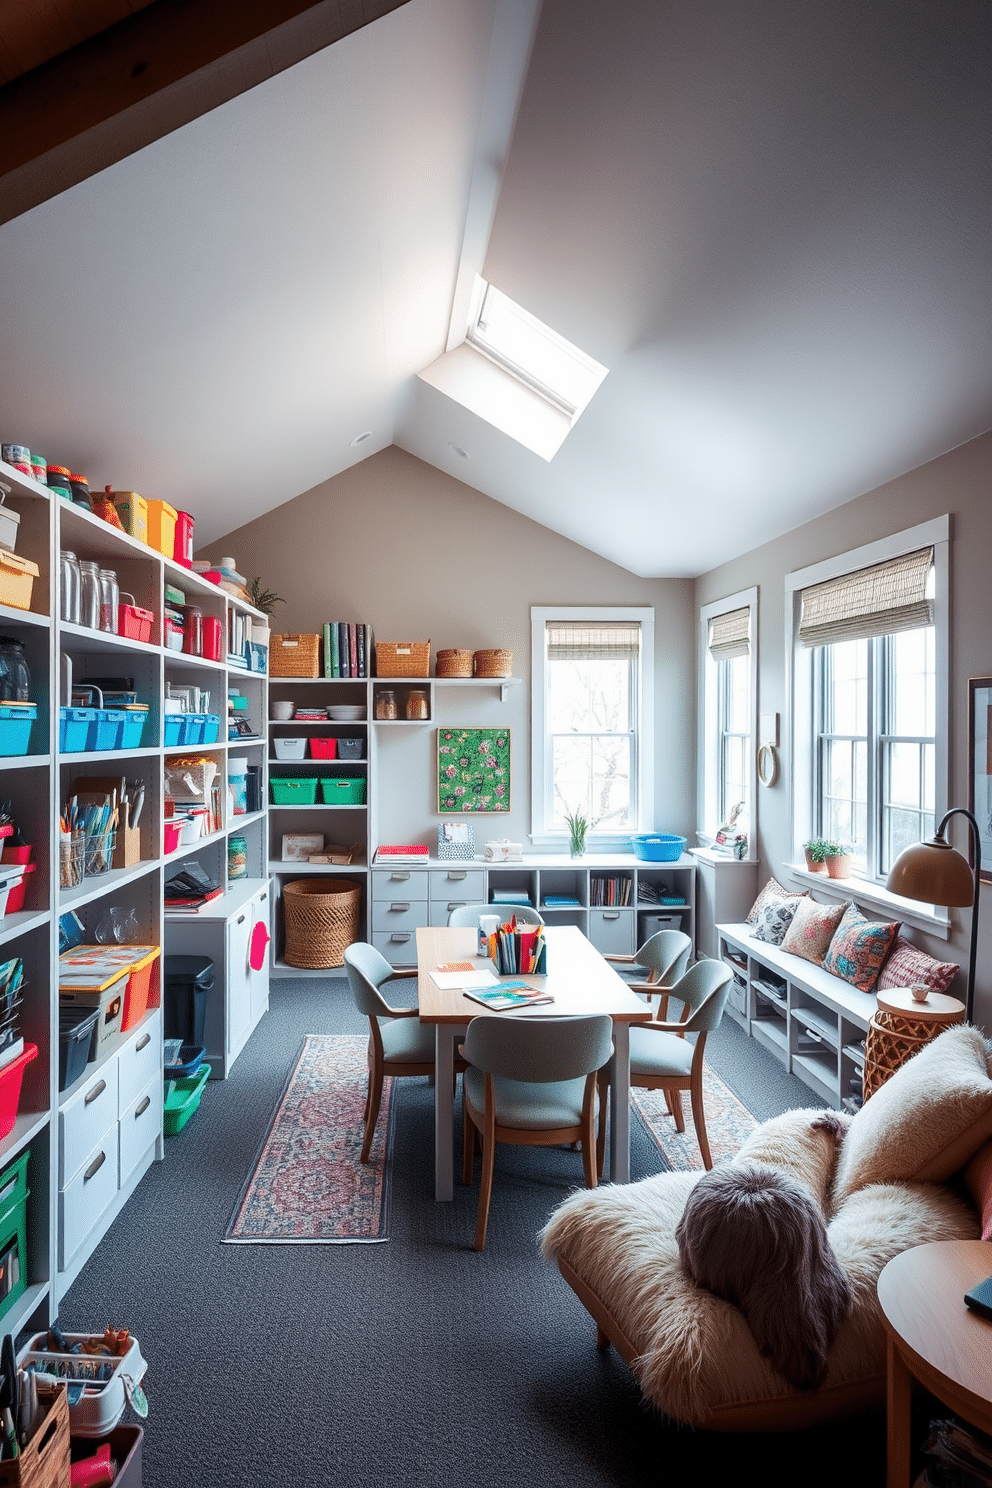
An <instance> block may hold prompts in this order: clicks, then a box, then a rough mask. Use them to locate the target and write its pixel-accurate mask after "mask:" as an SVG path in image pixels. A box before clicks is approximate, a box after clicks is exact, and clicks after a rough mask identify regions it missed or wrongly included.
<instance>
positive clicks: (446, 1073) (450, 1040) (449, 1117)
mask: <svg viewBox="0 0 992 1488" xmlns="http://www.w3.org/2000/svg"><path fill="white" fill-rule="evenodd" d="M463 1032H464V1030H463V1029H461V1028H456V1027H455V1026H454V1025H453V1024H451V1023H438V1024H437V1025H436V1026H435V1030H434V1198H435V1199H436V1200H437V1202H438V1203H448V1204H450V1203H451V1201H452V1199H453V1198H454V1196H455V1187H454V1171H455V1147H454V1131H455V1101H454V1085H455V1078H454V1074H455V1039H456V1038H457V1037H458V1035H459V1034H461V1033H463Z"/></svg>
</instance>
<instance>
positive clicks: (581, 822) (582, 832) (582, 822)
mask: <svg viewBox="0 0 992 1488" xmlns="http://www.w3.org/2000/svg"><path fill="white" fill-rule="evenodd" d="M565 824H566V826H567V827H568V850H569V852H570V853H571V854H572V857H573V858H581V856H582V854H583V853H584V852H585V850H586V832H587V831H588V830H589V822H588V821H587V819H586V818H585V817H584V816H582V815H581V813H580V812H578V811H572V812H569V813H568V815H567V816H566V817H565Z"/></svg>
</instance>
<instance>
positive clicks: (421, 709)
mask: <svg viewBox="0 0 992 1488" xmlns="http://www.w3.org/2000/svg"><path fill="white" fill-rule="evenodd" d="M406 716H407V718H408V719H409V720H410V722H417V721H419V720H420V719H422V718H430V716H431V710H430V704H429V703H428V701H427V694H426V692H424V690H423V688H421V687H413V688H411V690H410V692H409V693H408V694H407V700H406Z"/></svg>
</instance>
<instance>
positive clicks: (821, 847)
mask: <svg viewBox="0 0 992 1488" xmlns="http://www.w3.org/2000/svg"><path fill="white" fill-rule="evenodd" d="M826 851H827V844H826V841H825V840H824V839H823V838H822V837H811V838H810V839H809V841H808V842H804V843H803V852H804V853H805V854H806V867H807V868H808V869H809V871H810V873H826V871H827V864H826Z"/></svg>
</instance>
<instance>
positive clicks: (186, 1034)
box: [165, 956, 215, 1048]
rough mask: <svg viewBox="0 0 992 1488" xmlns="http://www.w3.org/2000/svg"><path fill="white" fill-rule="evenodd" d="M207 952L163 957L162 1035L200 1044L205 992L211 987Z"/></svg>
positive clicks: (212, 975) (212, 982)
mask: <svg viewBox="0 0 992 1488" xmlns="http://www.w3.org/2000/svg"><path fill="white" fill-rule="evenodd" d="M214 981H215V977H214V963H213V962H212V961H211V960H210V958H209V956H166V957H165V1036H166V1038H177V1039H182V1041H183V1043H184V1044H196V1045H198V1046H199V1047H200V1048H202V1047H203V1044H204V1038H203V1024H204V1019H205V1018H206V1015H207V994H208V993H209V992H210V989H211V988H212V987H213V985H214Z"/></svg>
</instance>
